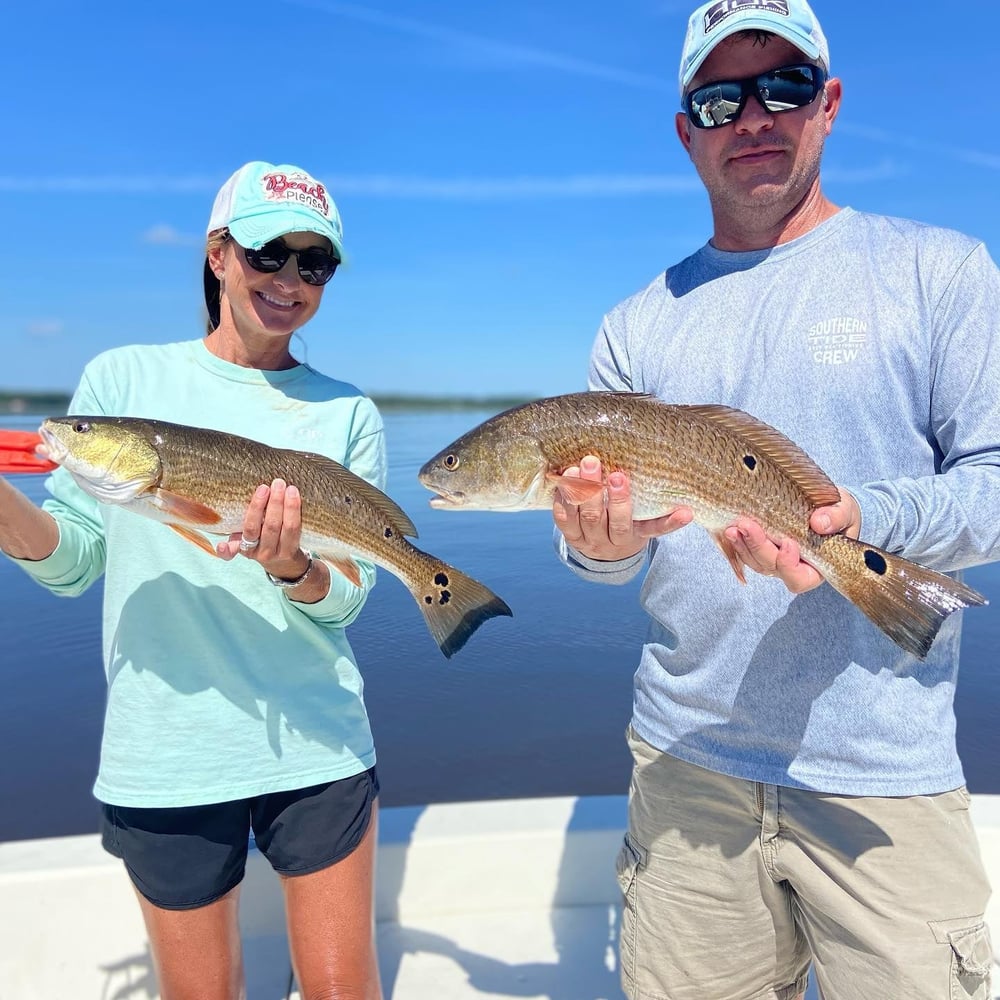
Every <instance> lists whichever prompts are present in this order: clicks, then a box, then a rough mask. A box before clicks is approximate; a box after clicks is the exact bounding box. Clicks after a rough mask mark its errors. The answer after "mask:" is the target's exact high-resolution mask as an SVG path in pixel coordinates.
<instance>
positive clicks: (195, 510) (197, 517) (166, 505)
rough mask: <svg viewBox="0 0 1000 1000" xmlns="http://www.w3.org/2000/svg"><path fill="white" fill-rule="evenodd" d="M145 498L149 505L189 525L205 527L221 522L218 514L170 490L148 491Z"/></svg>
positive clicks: (160, 488) (204, 505) (159, 488)
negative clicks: (151, 504)
mask: <svg viewBox="0 0 1000 1000" xmlns="http://www.w3.org/2000/svg"><path fill="white" fill-rule="evenodd" d="M146 497H147V498H148V499H149V501H150V503H153V504H154V505H155V506H156V507H157V508H159V509H160V510H162V511H163V512H164V513H166V514H170V515H171V516H172V517H176V518H177V519H178V520H180V521H184V522H186V523H189V524H203V525H206V526H207V525H210V524H218V523H219V522H220V521H221V520H222V517H221V515H220V514H219V512H218V511H216V510H213V509H212V508H211V507H209V506H207V505H206V504H203V503H199V502H198V501H197V500H192V499H190V498H189V497H185V496H181V495H180V494H179V493H171V492H170V490H165V489H163V488H162V487H158V488H157V489H155V490H150V491H149V493H147V494H146ZM171 527H174V525H171Z"/></svg>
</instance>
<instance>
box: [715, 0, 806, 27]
mask: <svg viewBox="0 0 1000 1000" xmlns="http://www.w3.org/2000/svg"><path fill="white" fill-rule="evenodd" d="M744 10H765V11H767V12H768V13H769V14H781V15H783V16H784V17H788V3H787V0H720V2H719V3H715V4H712V6H711V7H709V8H708V10H706V11H705V34H706V35H707V34H708V33H709V32H710V31H713V30H714V29H715V28H717V27H718V26H719V25H720V24H722V22H723V21H725V20H726V18H727V17H729V16H730V15H732V14H738V13H740V11H744Z"/></svg>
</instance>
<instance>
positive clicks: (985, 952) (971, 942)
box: [931, 917, 993, 1000]
mask: <svg viewBox="0 0 1000 1000" xmlns="http://www.w3.org/2000/svg"><path fill="white" fill-rule="evenodd" d="M931 930H932V931H933V932H934V938H935V940H937V941H939V942H940V943H941V944H948V945H949V946H950V947H951V1000H993V990H992V988H991V983H990V980H991V976H990V970H991V969H992V968H993V945H992V943H991V941H990V930H989V928H988V927H987V926H986V924H985V923H984V922H983V918H982V917H975V918H974V919H973V920H972V921H969V920H940V921H932V923H931Z"/></svg>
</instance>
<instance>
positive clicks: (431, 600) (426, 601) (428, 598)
mask: <svg viewBox="0 0 1000 1000" xmlns="http://www.w3.org/2000/svg"><path fill="white" fill-rule="evenodd" d="M433 603H434V598H433V597H431V595H430V594H424V604H433Z"/></svg>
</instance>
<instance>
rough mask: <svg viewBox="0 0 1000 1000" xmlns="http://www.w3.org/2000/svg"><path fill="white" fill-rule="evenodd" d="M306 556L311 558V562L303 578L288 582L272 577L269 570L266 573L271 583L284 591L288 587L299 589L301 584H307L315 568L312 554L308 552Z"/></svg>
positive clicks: (299, 577) (307, 565) (278, 577)
mask: <svg viewBox="0 0 1000 1000" xmlns="http://www.w3.org/2000/svg"><path fill="white" fill-rule="evenodd" d="M306 555H307V556H309V562H308V563H306V568H305V572H303V574H302V575H301V576H297V577H295V579H294V580H286V579H284V578H283V577H280V576H272V575H271V574H270V573H267V570H265V571H264V572H265V573H267V578H268V580H270V581H271V583H273V584H274V585H275V586H276V587H281V588H282V589H287V588H288V587H297V586H298V585H299V584H300V583H305V582H306V577H308V576H309V574H310V573H311V572H312V568H313V556H312V553H311V552H307V553H306Z"/></svg>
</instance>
